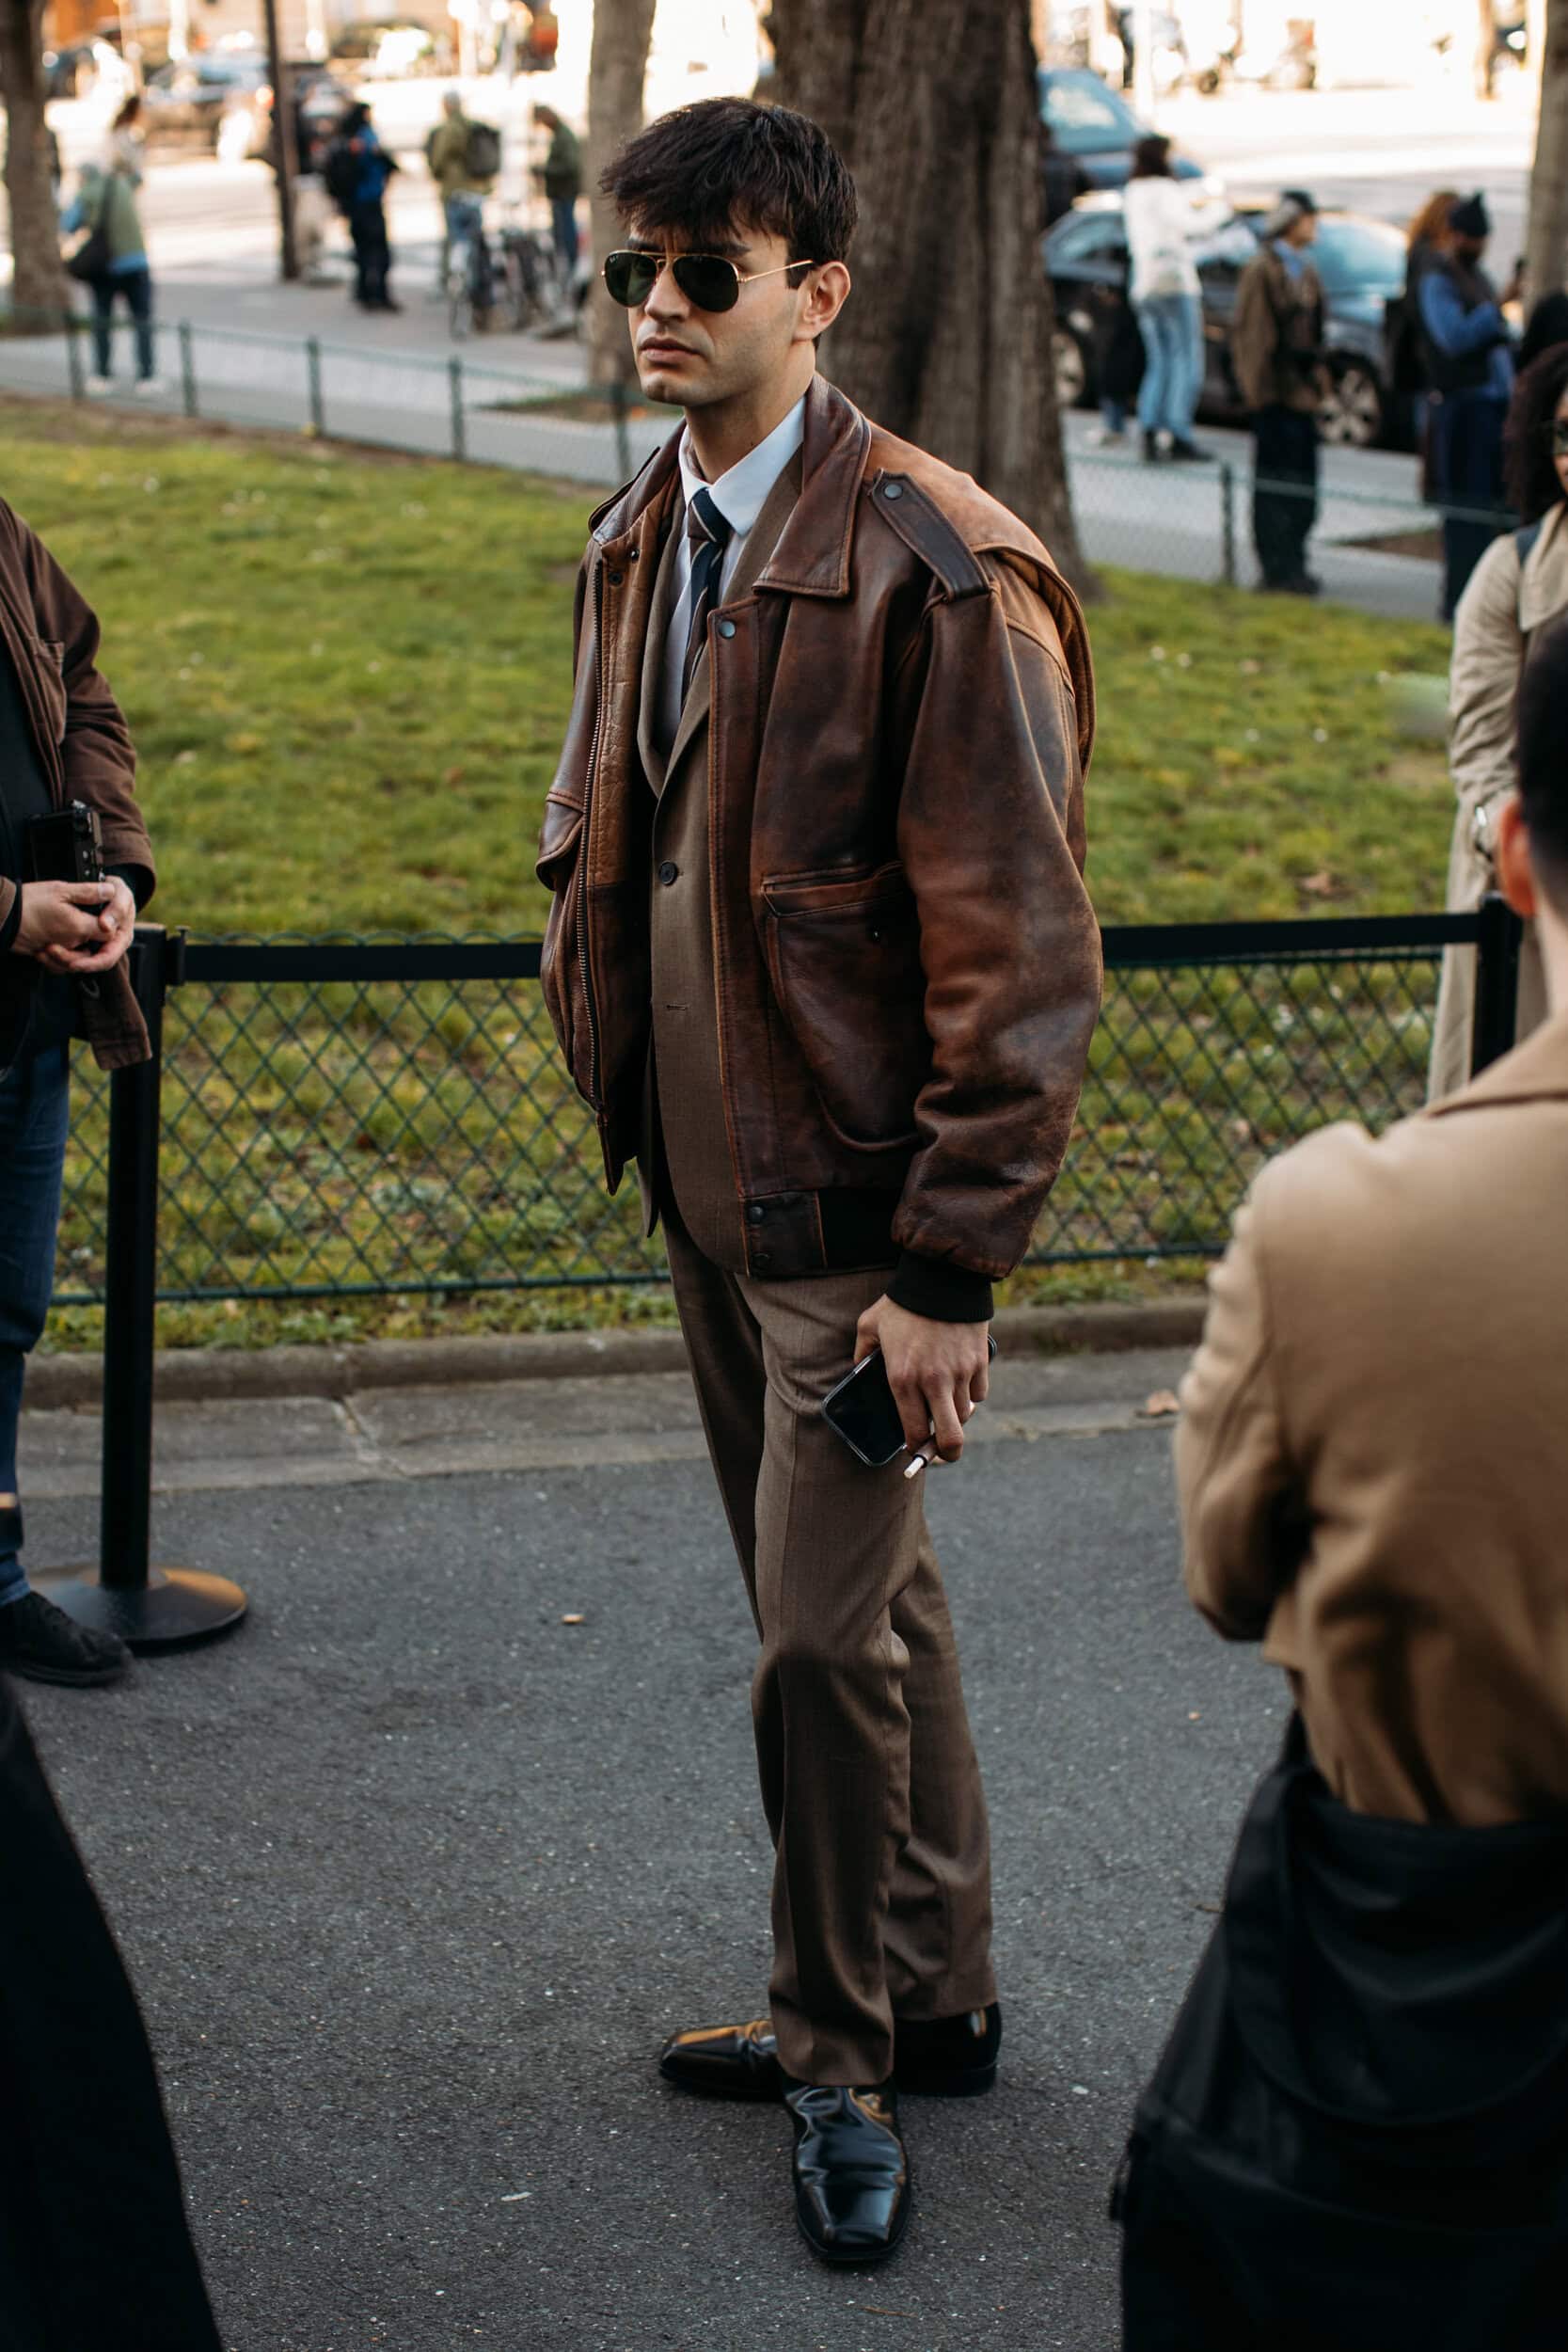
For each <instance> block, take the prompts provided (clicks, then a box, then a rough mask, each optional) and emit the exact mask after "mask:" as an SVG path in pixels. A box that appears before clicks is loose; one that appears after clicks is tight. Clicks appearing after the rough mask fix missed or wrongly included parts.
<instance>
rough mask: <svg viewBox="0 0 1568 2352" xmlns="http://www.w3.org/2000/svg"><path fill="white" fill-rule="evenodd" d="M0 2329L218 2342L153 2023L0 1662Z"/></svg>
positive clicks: (133, 2340)
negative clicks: (0, 2113)
mask: <svg viewBox="0 0 1568 2352" xmlns="http://www.w3.org/2000/svg"><path fill="white" fill-rule="evenodd" d="M0 1983H3V1984H4V1987H5V1998H4V2000H3V2001H0V2082H3V2083H4V2085H5V2099H6V2109H5V2113H6V2128H5V2131H4V2133H0V2207H3V2211H4V2217H5V2219H4V2225H3V2226H0V2342H3V2343H4V2344H5V2346H6V2352H109V2347H110V2346H113V2352H219V2337H218V2332H217V2329H216V2328H215V2326H214V2321H213V2315H212V2311H211V2309H210V2307H209V2304H208V2301H207V2291H206V2288H205V2287H204V2286H203V2284H202V2279H201V2270H200V2265H199V2264H198V2260H197V2256H196V2249H195V2248H194V2247H193V2246H192V2244H191V2235H190V2227H189V2224H188V2222H187V2220H186V2217H185V2199H184V2192H183V2190H182V2187H181V2183H180V2173H179V2168H178V2164H177V2162H176V2158H175V2153H174V2149H173V2147H172V2145H171V2143H170V2140H169V2133H168V2124H167V2122H166V2119H165V2115H164V2107H163V2101H162V2099H161V2098H160V2096H159V2093H158V2077H157V2074H156V2072H155V2070H154V2067H153V2063H152V2053H151V2051H150V2049H149V2047H148V2042H147V2032H146V2028H145V2027H144V2026H143V2024H142V2021H141V2017H140V2014H139V2012H138V2010H137V2008H136V1999H135V1994H134V1993H133V1991H132V1989H131V1985H130V1983H129V1981H128V1979H127V1978H126V1974H125V1968H124V1964H123V1963H122V1962H121V1960H120V1957H119V1952H118V1951H117V1950H116V1948H115V1944H114V1938H113V1936H112V1935H111V1934H110V1932H109V1929H108V1925H107V1922H106V1921H105V1919H104V1917H103V1912H102V1910H101V1909H100V1908H99V1904H98V1900H97V1898H96V1897H95V1896H94V1894H93V1891H92V1886H91V1883H90V1882H89V1880H88V1878H87V1872H86V1870H85V1869H84V1868H83V1867H82V1857H81V1855H80V1854H79V1853H78V1852H77V1851H76V1848H75V1845H74V1844H73V1842H72V1840H71V1833H70V1831H69V1830H68V1829H67V1827H66V1825H65V1823H64V1821H63V1820H61V1818H60V1813H59V1809H58V1807H57V1806H56V1804H55V1799H54V1796H53V1793H52V1792H51V1790H50V1788H49V1784H48V1782H47V1781H46V1780H45V1778H44V1776H43V1772H42V1771H41V1769H40V1764H39V1760H38V1756H37V1754H36V1753H35V1751H34V1748H33V1743H32V1740H30V1739H29V1737H28V1734H27V1726H26V1724H25V1723H24V1720H23V1716H22V1711H21V1709H20V1708H18V1706H17V1703H16V1699H15V1696H14V1694H13V1693H12V1692H11V1691H10V1690H9V1689H8V1686H7V1684H6V1681H5V1678H4V1677H3V1676H0Z"/></svg>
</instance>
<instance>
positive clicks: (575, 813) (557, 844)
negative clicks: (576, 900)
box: [534, 792, 582, 890]
mask: <svg viewBox="0 0 1568 2352" xmlns="http://www.w3.org/2000/svg"><path fill="white" fill-rule="evenodd" d="M581 836H582V811H581V809H580V808H579V807H578V803H576V801H568V800H562V799H558V797H557V796H556V794H555V793H553V792H552V793H550V794H549V796H548V798H547V799H546V803H545V822H544V826H543V829H542V831H541V833H540V835H539V855H538V858H537V859H536V861H535V864H534V871H535V872H536V873H537V875H538V877H539V879H540V881H541V882H544V883H546V885H547V886H548V887H549V888H550V889H552V890H553V889H555V888H556V887H557V885H558V884H559V882H561V880H562V877H563V876H564V874H565V873H566V872H567V871H568V869H569V866H570V863H571V860H572V858H573V857H574V856H575V855H576V853H577V850H578V844H579V842H580V840H581Z"/></svg>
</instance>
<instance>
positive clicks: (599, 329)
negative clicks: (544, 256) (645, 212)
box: [588, 0, 655, 384]
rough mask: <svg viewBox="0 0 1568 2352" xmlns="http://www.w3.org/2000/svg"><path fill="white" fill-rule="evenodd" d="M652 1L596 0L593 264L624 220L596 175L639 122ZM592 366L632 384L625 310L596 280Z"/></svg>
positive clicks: (599, 380)
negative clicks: (603, 190) (601, 192)
mask: <svg viewBox="0 0 1568 2352" xmlns="http://www.w3.org/2000/svg"><path fill="white" fill-rule="evenodd" d="M654 7H655V0H594V41H593V46H592V48H591V49H590V51H589V56H588V182H589V204H590V219H591V221H592V229H591V231H590V233H591V235H592V238H593V252H594V262H595V263H597V262H602V261H603V260H604V257H605V255H606V254H607V253H610V252H611V251H613V249H614V247H615V246H616V245H617V244H618V243H619V241H620V234H621V223H620V221H619V219H618V217H617V215H616V212H615V207H614V205H613V204H611V202H610V199H609V198H608V197H606V196H603V195H601V194H600V191H599V174H600V173H601V172H602V171H603V170H604V168H605V167H606V165H607V164H609V163H610V161H611V159H612V158H613V157H614V156H615V154H616V153H617V152H618V151H619V150H620V149H621V148H622V147H624V146H625V145H626V141H627V139H629V138H633V137H635V135H636V134H637V133H638V132H639V131H641V128H642V86H643V83H644V82H645V81H646V80H647V76H648V43H649V41H650V40H651V39H652V37H653V29H654ZM588 367H589V373H590V375H591V377H592V379H593V381H594V383H595V384H612V383H614V381H615V380H616V378H617V377H619V378H620V380H621V381H622V383H629V382H630V381H631V379H632V375H633V369H632V361H631V338H630V337H629V336H628V334H627V333H626V312H625V311H624V310H617V308H616V306H615V304H614V303H613V302H611V300H610V296H609V295H608V294H606V292H605V290H604V287H603V285H602V284H601V283H600V281H599V279H598V278H594V282H593V285H592V288H591V291H590V293H589V296H588Z"/></svg>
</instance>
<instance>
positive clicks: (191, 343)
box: [180, 319, 201, 417]
mask: <svg viewBox="0 0 1568 2352" xmlns="http://www.w3.org/2000/svg"><path fill="white" fill-rule="evenodd" d="M180 396H181V399H182V401H183V403H184V408H185V414H186V416H187V417H198V416H199V415H200V413H201V411H200V409H199V407H198V405H197V390H196V337H195V335H194V334H193V333H192V331H191V323H190V321H189V319H182V320H181V322H180Z"/></svg>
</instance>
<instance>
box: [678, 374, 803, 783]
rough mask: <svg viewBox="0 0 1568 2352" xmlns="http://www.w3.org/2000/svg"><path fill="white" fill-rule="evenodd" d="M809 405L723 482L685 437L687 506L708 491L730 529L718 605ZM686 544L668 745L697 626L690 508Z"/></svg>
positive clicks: (799, 435)
mask: <svg viewBox="0 0 1568 2352" xmlns="http://www.w3.org/2000/svg"><path fill="white" fill-rule="evenodd" d="M805 430H806V403H805V396H804V394H802V395H801V397H800V399H799V400H798V401H797V402H796V404H795V405H794V407H793V408H792V409H791V410H790V412H789V414H788V416H787V417H785V418H784V421H783V422H782V423H779V424H776V425H775V426H774V427H773V430H772V432H771V433H769V435H768V438H767V439H766V440H765V441H759V442H758V443H757V445H756V447H755V449H753V450H748V452H747V453H746V455H745V456H744V457H743V458H741V460H740V462H739V464H738V465H735V466H732V467H731V468H730V469H729V472H728V473H725V474H721V475H720V477H719V479H718V481H717V482H708V481H706V480H705V478H704V475H703V471H702V469H701V467H700V466H699V465H698V463H697V459H696V454H695V453H694V452H693V450H692V447H691V433H690V429H689V428H688V429H687V431H686V432H685V433H683V434H682V436H681V448H680V465H681V490H682V494H683V496H684V499H685V501H686V506H689V505H690V503H691V494H692V492H693V491H694V490H706V492H707V494H708V496H709V498H710V499H711V500H712V501H713V503H714V504H715V506H717V508H718V509H719V512H720V513H721V515H722V516H723V517H724V520H725V521H726V522H727V523H728V524H729V526H730V537H729V543H728V545H727V546H726V548H725V549H724V559H723V563H722V564H721V567H720V572H719V585H718V590H717V593H716V595H715V596H714V599H713V601H714V603H715V605H719V604H721V603H722V602H723V600H724V592H725V590H726V589H727V588H728V586H729V584H730V582H731V580H733V579H734V578H735V573H736V564H738V563H739V561H740V555H741V549H742V548H744V547H745V544H746V539H747V534H748V533H749V532H750V531H751V528H752V524H753V523H754V522H755V521H756V518H757V516H759V515H760V514H761V512H762V510H763V508H764V507H765V506H766V504H767V503H768V493H769V491H770V490H771V489H772V487H773V485H774V483H775V482H777V480H778V478H779V476H780V474H782V473H783V471H784V468H785V467H786V466H787V465H788V463H789V461H790V459H791V458H792V457H793V456H794V454H795V453H796V451H797V450H798V449H799V448H800V443H801V441H802V440H803V438H804V437H805ZM680 534H681V535H680V543H679V545H678V546H677V547H676V548H675V578H674V594H673V601H672V604H671V608H670V629H669V634H668V635H667V636H666V638H665V640H664V675H663V679H662V682H661V686H660V692H659V733H660V737H661V739H662V740H663V741H664V742H665V743H667V744H668V743H673V741H674V739H675V730H676V728H677V727H678V726H679V725H680V717H681V703H682V701H683V700H684V696H683V694H682V692H681V672H682V670H683V668H684V666H685V662H686V640H687V633H688V631H689V628H690V627H691V540H690V537H689V533H688V532H687V528H686V512H685V507H683V509H682V513H681V522H680Z"/></svg>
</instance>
